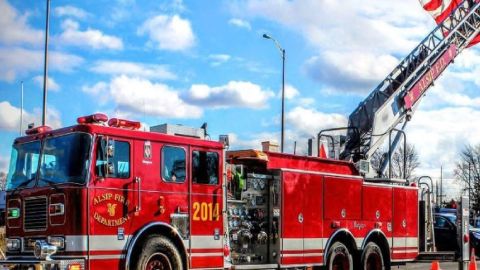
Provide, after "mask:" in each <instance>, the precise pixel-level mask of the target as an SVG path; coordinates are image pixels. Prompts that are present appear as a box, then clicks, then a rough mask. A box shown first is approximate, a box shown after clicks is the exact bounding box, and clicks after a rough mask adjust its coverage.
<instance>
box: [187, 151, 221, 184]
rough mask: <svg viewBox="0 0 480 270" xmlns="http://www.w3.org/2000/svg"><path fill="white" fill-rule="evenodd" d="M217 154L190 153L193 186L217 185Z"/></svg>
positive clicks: (205, 152)
mask: <svg viewBox="0 0 480 270" xmlns="http://www.w3.org/2000/svg"><path fill="white" fill-rule="evenodd" d="M218 168H219V167H218V153H216V152H207V151H193V152H192V179H193V183H195V184H208V185H216V184H218Z"/></svg>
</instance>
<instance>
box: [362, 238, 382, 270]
mask: <svg viewBox="0 0 480 270" xmlns="http://www.w3.org/2000/svg"><path fill="white" fill-rule="evenodd" d="M362 267H363V268H362V269H364V270H385V261H384V259H383V254H382V250H381V249H380V247H379V246H378V245H377V244H375V243H374V242H370V243H368V244H367V245H366V246H365V248H364V249H363V253H362Z"/></svg>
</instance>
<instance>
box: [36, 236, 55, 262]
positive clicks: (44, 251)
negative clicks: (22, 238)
mask: <svg viewBox="0 0 480 270" xmlns="http://www.w3.org/2000/svg"><path fill="white" fill-rule="evenodd" d="M56 252H57V246H54V245H50V244H48V243H47V242H46V241H45V240H37V241H35V246H34V247H33V255H34V256H35V258H37V259H40V260H47V261H51V260H52V258H50V256H52V255H53V254H55V253H56Z"/></svg>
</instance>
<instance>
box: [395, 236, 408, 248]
mask: <svg viewBox="0 0 480 270" xmlns="http://www.w3.org/2000/svg"><path fill="white" fill-rule="evenodd" d="M405 243H406V238H405V237H393V246H394V247H404V246H405Z"/></svg>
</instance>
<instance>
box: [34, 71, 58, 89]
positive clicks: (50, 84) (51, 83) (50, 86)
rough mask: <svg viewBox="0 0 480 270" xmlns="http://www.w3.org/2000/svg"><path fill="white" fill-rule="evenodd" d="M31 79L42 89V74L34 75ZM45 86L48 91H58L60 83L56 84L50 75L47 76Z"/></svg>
mask: <svg viewBox="0 0 480 270" xmlns="http://www.w3.org/2000/svg"><path fill="white" fill-rule="evenodd" d="M33 81H34V82H35V83H36V84H37V85H38V86H39V87H40V89H43V75H38V76H35V77H34V78H33ZM47 87H48V90H49V91H54V92H58V91H59V90H60V85H58V84H57V82H55V80H54V79H53V78H52V77H48V79H47Z"/></svg>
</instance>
